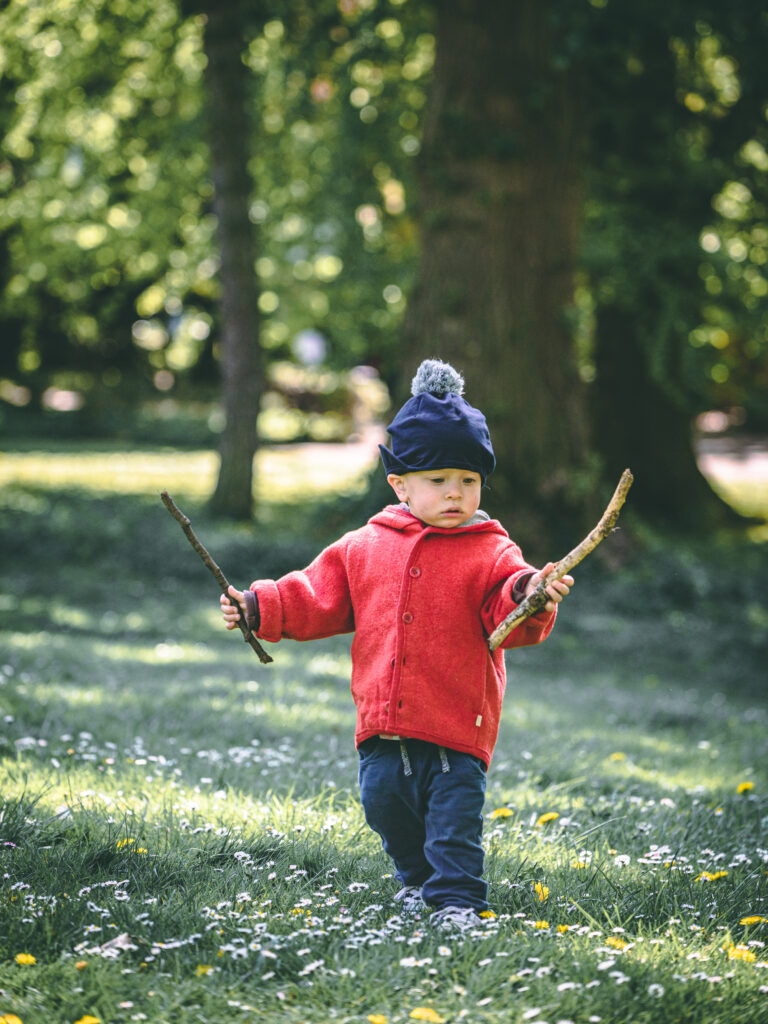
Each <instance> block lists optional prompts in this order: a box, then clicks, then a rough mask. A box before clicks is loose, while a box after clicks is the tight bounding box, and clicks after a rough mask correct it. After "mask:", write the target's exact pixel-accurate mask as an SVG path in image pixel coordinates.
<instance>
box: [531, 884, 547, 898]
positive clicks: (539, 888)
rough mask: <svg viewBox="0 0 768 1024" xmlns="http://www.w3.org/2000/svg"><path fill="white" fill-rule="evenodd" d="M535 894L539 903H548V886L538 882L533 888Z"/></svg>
mask: <svg viewBox="0 0 768 1024" xmlns="http://www.w3.org/2000/svg"><path fill="white" fill-rule="evenodd" d="M533 890H534V892H535V893H536V895H537V896H538V897H539V903H546V902H547V900H548V899H549V888H548V887H547V886H546V885H542V884H541V882H537V883H536V885H534V887H533Z"/></svg>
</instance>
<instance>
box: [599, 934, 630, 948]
mask: <svg viewBox="0 0 768 1024" xmlns="http://www.w3.org/2000/svg"><path fill="white" fill-rule="evenodd" d="M605 944H606V946H613V948H614V949H626V948H627V947H628V946H629V943H628V942H625V941H624V939H620V938H619V937H618V935H609V936H608V938H607V939H606V940H605Z"/></svg>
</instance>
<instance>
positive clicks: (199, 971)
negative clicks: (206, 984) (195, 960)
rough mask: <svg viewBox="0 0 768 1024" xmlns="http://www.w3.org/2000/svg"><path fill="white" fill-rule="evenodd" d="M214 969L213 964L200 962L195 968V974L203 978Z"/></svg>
mask: <svg viewBox="0 0 768 1024" xmlns="http://www.w3.org/2000/svg"><path fill="white" fill-rule="evenodd" d="M212 970H213V964H198V965H197V967H196V968H195V974H196V975H197V976H198V978H202V977H203V975H204V974H210V973H211V971H212Z"/></svg>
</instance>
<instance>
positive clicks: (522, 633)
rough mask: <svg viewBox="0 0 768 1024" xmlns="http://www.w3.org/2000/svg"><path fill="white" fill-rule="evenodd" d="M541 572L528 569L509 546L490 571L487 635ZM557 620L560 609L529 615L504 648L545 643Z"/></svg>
mask: <svg viewBox="0 0 768 1024" xmlns="http://www.w3.org/2000/svg"><path fill="white" fill-rule="evenodd" d="M537 571H538V570H537V569H536V568H535V566H533V565H529V564H528V563H527V562H526V561H525V559H524V558H523V555H522V552H521V551H520V548H519V547H518V546H517V545H516V544H513V543H512V542H510V544H509V546H508V547H506V548H505V549H504V550H503V551H502V553H501V554H500V556H499V558H498V559H497V561H496V564H495V565H494V567H493V569H492V570H491V573H490V576H489V579H488V590H487V595H488V596H487V597H486V599H485V603H484V604H483V607H482V611H481V615H482V620H483V626H484V628H485V630H486V632H487V634H488V636H490V635H491V633H492V632H493V631H494V629H496V627H497V626H498V625H499V624H500V623H502V622H503V621H504V619H505V618H506V617H507V616H508V615H509V613H510V612H513V611H514V610H515V608H517V606H518V604H519V603H520V601H519V600H518V598H520V596H521V592H522V591H523V590H524V587H525V584H526V583H527V582H528V579H529V578H530V577H531V576H532V575H533V573H535V572H537ZM556 618H557V609H555V611H553V612H548V611H541V612H538V613H537V614H536V615H530V616H529V617H528V618H527V619H525V620H524V621H523V622H521V623H520V625H519V626H517V627H516V628H515V629H513V630H512V632H511V633H510V634H509V635H508V636H507V638H506V640H504V642H503V643H502V644H501V647H504V648H510V647H528V646H530V645H531V644H539V643H541V641H542V640H545V639H546V638H547V636H548V635H549V634H550V632H551V631H552V627H553V626H554V624H555V619H556Z"/></svg>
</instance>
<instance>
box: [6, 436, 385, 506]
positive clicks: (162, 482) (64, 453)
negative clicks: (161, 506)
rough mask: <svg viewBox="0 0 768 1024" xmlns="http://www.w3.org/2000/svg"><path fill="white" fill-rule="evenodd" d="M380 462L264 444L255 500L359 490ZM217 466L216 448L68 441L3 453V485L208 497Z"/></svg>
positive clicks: (361, 455) (361, 451)
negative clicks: (98, 447)
mask: <svg viewBox="0 0 768 1024" xmlns="http://www.w3.org/2000/svg"><path fill="white" fill-rule="evenodd" d="M73 447H74V446H73ZM340 451H341V454H342V455H343V457H341V458H340ZM374 461H375V459H374V453H373V452H372V451H369V450H367V449H365V448H363V447H362V446H358V445H353V446H342V447H341V449H340V448H339V446H334V445H324V444H314V445H282V446H278V447H264V448H261V449H260V450H259V452H258V454H257V456H256V463H255V480H254V484H255V488H256V490H255V494H256V498H257V500H259V501H268V502H280V501H296V500H298V499H301V498H306V497H308V496H312V495H315V496H325V497H331V496H333V495H335V494H344V493H352V492H354V491H357V490H360V489H361V487H362V486H363V485H364V482H365V478H366V474H367V472H368V471H369V469H370V468H371V466H372V465H373V463H374ZM218 466H219V457H218V455H217V454H216V453H215V452H211V451H192V452H189V451H179V450H176V449H168V450H166V451H163V450H159V451H158V450H150V451H130V450H127V451H84V450H82V448H80V447H76V449H75V450H74V451H68V450H67V447H66V446H64V445H61V446H58V447H57V448H56V450H54V451H36V452H4V453H3V459H2V462H0V486H7V485H10V484H16V485H25V486H29V487H36V488H41V489H43V490H57V489H61V488H84V489H87V490H89V491H92V492H93V493H94V494H104V493H113V494H152V493H154V494H157V493H159V492H160V491H169V492H170V493H171V494H172V495H177V496H179V497H185V498H193V499H199V500H202V499H207V498H208V497H209V496H210V495H211V494H212V492H213V488H214V486H215V483H216V475H217V473H218Z"/></svg>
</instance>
